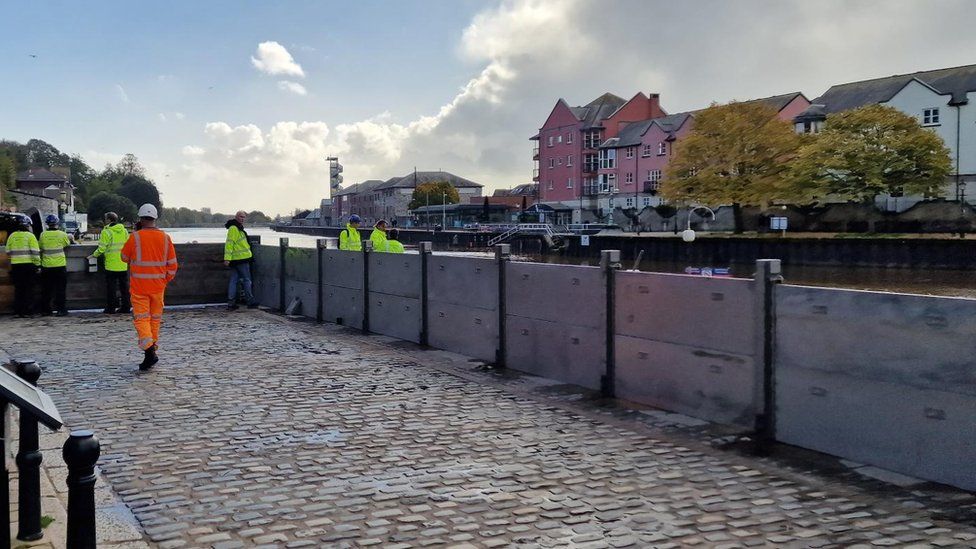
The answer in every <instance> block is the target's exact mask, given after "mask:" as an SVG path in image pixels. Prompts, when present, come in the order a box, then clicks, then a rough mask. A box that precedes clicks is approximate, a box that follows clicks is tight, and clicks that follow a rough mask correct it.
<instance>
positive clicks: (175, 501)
mask: <svg viewBox="0 0 976 549" xmlns="http://www.w3.org/2000/svg"><path fill="white" fill-rule="evenodd" d="M165 322H166V323H165V326H164V330H163V341H162V343H161V344H160V356H161V361H160V363H159V365H158V366H157V367H156V368H155V369H154V370H153V371H151V372H148V373H139V372H138V371H137V370H136V368H135V363H137V362H138V360H139V359H140V356H137V355H138V353H137V352H136V350H135V348H134V344H133V341H132V333H131V327H130V325H129V323H128V321H127V319H125V318H121V317H103V316H72V317H69V318H68V319H66V320H64V321H59V322H57V323H56V322H53V321H50V320H32V321H28V322H27V323H26V324H25V323H17V322H16V321H14V320H13V319H2V320H0V335H2V337H0V349H2V350H3V351H5V352H6V353H8V354H9V355H12V356H23V355H32V356H34V357H35V358H37V359H38V361H39V362H41V363H42V366H43V368H44V374H43V377H42V378H41V384H42V386H43V387H44V388H45V389H46V390H47V391H48V392H49V393H50V394H51V395H52V397H53V398H54V399H55V402H57V403H58V405H59V408H60V409H61V412H62V415H63V416H64V418H65V420H66V422H67V423H68V424H69V425H71V426H73V427H90V428H93V429H94V430H95V432H96V434H97V436H98V437H99V438H100V440H101V441H102V458H101V460H100V466H101V468H102V471H103V473H104V474H105V476H106V477H107V478H108V479H109V481H110V482H111V483H112V486H113V487H114V488H115V490H116V491H117V493H118V494H119V496H120V497H121V498H122V500H123V501H124V502H125V504H126V505H127V506H128V507H129V508H130V509H131V510H132V512H133V513H134V514H135V516H136V517H137V518H138V520H139V521H140V524H141V526H142V528H143V529H144V531H145V533H146V535H147V537H148V538H149V539H150V540H152V541H153V542H155V543H157V544H158V545H159V546H160V547H222V548H233V547H259V546H268V547H305V546H308V547H323V546H328V547H403V548H407V547H429V546H446V547H508V546H519V547H564V546H565V547H569V546H573V547H661V548H666V547H692V546H696V547H728V548H731V547H872V548H873V547H888V546H911V547H976V527H973V525H972V524H968V523H967V522H966V521H954V520H950V519H947V515H945V514H944V513H942V512H941V511H940V512H938V513H937V512H933V510H932V509H931V508H930V507H929V506H928V502H929V501H939V502H942V503H945V502H947V501H953V500H955V501H958V502H959V505H960V506H971V505H973V500H972V496H971V495H969V494H965V493H948V494H945V495H943V496H941V498H942V499H939V498H938V497H936V498H935V499H926V498H928V497H929V496H928V495H927V494H925V493H923V492H918V493H917V495H918V497H917V498H914V497H913V496H911V494H912V492H911V491H902V492H899V493H900V494H902V495H903V497H899V498H888V497H886V496H885V494H884V493H871V491H870V489H865V488H864V486H859V487H857V488H856V489H851V488H850V487H849V486H846V485H844V483H843V482H840V481H838V477H835V476H829V475H828V476H821V475H818V474H816V473H815V472H810V471H801V470H798V469H797V468H796V467H793V466H791V465H789V464H777V463H776V462H773V461H770V460H755V459H750V458H748V457H745V456H741V455H738V454H736V453H734V452H730V451H727V450H722V449H720V448H716V447H713V445H714V444H715V441H716V440H722V439H723V437H725V436H726V433H723V432H722V431H721V430H714V429H711V428H709V427H708V426H703V425H701V424H700V423H698V422H694V421H687V418H684V419H681V418H677V417H675V418H669V417H668V415H667V414H661V413H658V412H650V413H640V412H633V411H626V410H622V409H620V408H615V409H606V408H597V407H595V405H594V404H592V403H589V402H586V401H585V398H580V397H579V395H574V394H571V393H560V394H557V392H556V391H551V393H552V394H551V395H550V396H539V395H538V391H537V392H536V393H537V394H534V395H529V394H526V392H525V385H524V384H523V383H522V382H520V381H518V380H517V379H515V378H510V377H499V376H496V375H491V374H490V373H484V372H477V371H476V370H472V369H471V368H464V369H458V368H457V364H458V363H459V361H458V359H457V358H456V357H455V358H453V359H451V358H450V357H448V355H447V354H446V353H440V352H426V353H424V352H419V351H415V350H410V349H409V348H407V347H405V346H403V345H400V344H387V343H385V341H386V340H385V338H376V337H365V336H361V335H359V334H355V333H353V332H351V331H347V330H345V329H342V328H338V327H334V326H315V325H312V324H308V323H297V322H291V321H288V320H284V319H281V318H278V317H272V316H271V315H268V314H266V313H261V312H254V311H247V312H244V311H242V312H238V313H232V314H226V313H223V312H221V311H218V310H203V311H173V312H167V314H166V321H165ZM15 326H30V327H31V329H30V330H19V331H18V332H17V334H18V335H17V337H16V338H14V337H11V336H12V334H13V333H14V332H13V330H14V328H15ZM452 361H453V362H452ZM461 362H462V363H463V361H461ZM452 369H458V370H459V371H458V372H457V373H459V374H463V375H454V372H453V371H452ZM574 407H575V408H574ZM638 415H639V416H640V417H641V418H643V419H644V421H643V422H639V423H638V422H636V421H634V420H633V417H634V416H638ZM622 418H623V419H627V420H628V421H630V424H628V423H627V421H622ZM841 480H843V479H842V477H841ZM905 494H908V495H905ZM907 502H920V503H919V504H918V505H908V504H907ZM950 518H951V517H950Z"/></svg>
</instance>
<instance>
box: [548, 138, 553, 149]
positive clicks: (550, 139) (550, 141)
mask: <svg viewBox="0 0 976 549" xmlns="http://www.w3.org/2000/svg"><path fill="white" fill-rule="evenodd" d="M548 146H550V147H551V146H552V136H551V135H550V136H549V145H548Z"/></svg>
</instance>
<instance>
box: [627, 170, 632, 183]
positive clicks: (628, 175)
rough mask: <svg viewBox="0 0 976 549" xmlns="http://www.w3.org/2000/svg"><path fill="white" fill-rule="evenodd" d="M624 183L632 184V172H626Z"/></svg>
mask: <svg viewBox="0 0 976 549" xmlns="http://www.w3.org/2000/svg"><path fill="white" fill-rule="evenodd" d="M626 181H627V183H633V182H634V172H627V175H626Z"/></svg>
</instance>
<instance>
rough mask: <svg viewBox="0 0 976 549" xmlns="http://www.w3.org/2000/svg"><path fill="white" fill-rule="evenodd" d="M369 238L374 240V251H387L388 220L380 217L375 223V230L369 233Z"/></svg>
mask: <svg viewBox="0 0 976 549" xmlns="http://www.w3.org/2000/svg"><path fill="white" fill-rule="evenodd" d="M369 239H370V240H371V241H372V242H373V251H374V252H385V251H386V220H385V219H380V220H379V221H377V222H376V224H375V225H373V232H371V233H369Z"/></svg>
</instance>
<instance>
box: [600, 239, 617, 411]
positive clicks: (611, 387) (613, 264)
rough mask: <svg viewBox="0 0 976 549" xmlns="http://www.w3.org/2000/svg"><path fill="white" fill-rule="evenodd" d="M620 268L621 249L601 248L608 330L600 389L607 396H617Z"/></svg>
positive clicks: (601, 267)
mask: <svg viewBox="0 0 976 549" xmlns="http://www.w3.org/2000/svg"><path fill="white" fill-rule="evenodd" d="M619 268H620V250H601V251H600V269H601V270H602V271H603V280H604V284H605V288H606V304H605V307H606V315H605V316H606V332H605V335H604V345H606V370H605V373H604V374H603V377H602V378H601V379H600V390H601V392H602V393H603V396H604V397H606V398H613V397H614V396H616V385H617V372H616V368H617V359H616V354H615V353H616V349H615V348H614V346H615V344H616V343H615V338H614V333H615V332H616V326H615V324H614V321H615V318H614V315H615V314H616V305H615V296H614V287H615V285H616V273H617V269H619Z"/></svg>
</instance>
